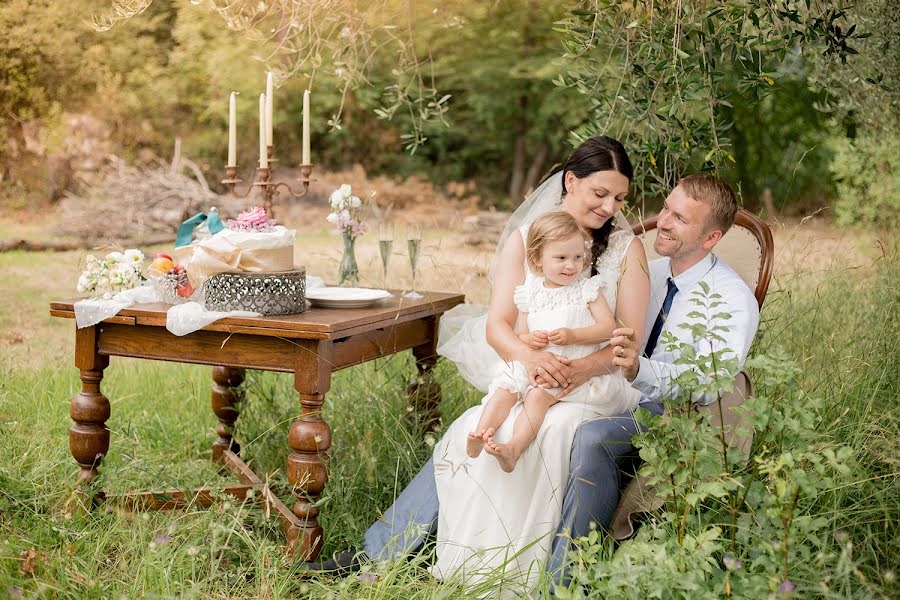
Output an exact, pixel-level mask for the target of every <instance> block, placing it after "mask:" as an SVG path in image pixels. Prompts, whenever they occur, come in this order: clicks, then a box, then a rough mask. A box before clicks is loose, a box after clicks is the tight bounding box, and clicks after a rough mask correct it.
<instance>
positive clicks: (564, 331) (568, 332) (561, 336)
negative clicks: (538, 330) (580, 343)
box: [547, 327, 575, 346]
mask: <svg viewBox="0 0 900 600" xmlns="http://www.w3.org/2000/svg"><path fill="white" fill-rule="evenodd" d="M547 339H549V340H550V343H551V344H556V345H557V346H568V345H569V344H574V343H575V330H574V329H570V328H568V327H560V328H559V329H554V330H553V331H551V332H549V333H547Z"/></svg>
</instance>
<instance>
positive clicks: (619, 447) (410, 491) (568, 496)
mask: <svg viewBox="0 0 900 600" xmlns="http://www.w3.org/2000/svg"><path fill="white" fill-rule="evenodd" d="M641 406H643V407H644V408H646V409H647V410H649V411H650V412H652V413H654V414H662V404H659V403H655V402H646V403H644V404H642V405H641ZM640 429H641V427H640V425H639V424H638V423H637V421H636V420H635V418H634V415H633V414H632V413H630V412H629V413H623V414H621V415H618V416H615V417H603V418H600V419H595V420H593V421H588V422H586V423H584V424H583V425H581V427H579V428H578V431H577V432H576V433H575V439H574V441H573V442H572V457H571V462H570V466H569V479H568V482H567V483H566V491H565V496H564V497H563V507H562V517H561V519H560V523H559V528H558V529H557V532H556V538H555V539H554V541H553V546H552V553H551V557H550V562H549V563H548V564H547V571H548V572H549V573H550V574H551V575H552V576H553V578H554V580H555V581H556V583H557V584H558V585H565V584H566V583H567V582H568V576H567V567H566V560H565V559H566V554H567V553H568V552H569V550H570V547H571V540H573V539H577V538H579V537H581V536H584V535H587V534H588V533H589V532H590V530H591V529H590V524H591V522H594V523H596V524H597V526H598V527H600V528H601V529H607V528H608V527H609V525H610V523H611V522H612V517H613V513H614V512H615V510H616V504H618V502H619V490H620V488H621V484H622V480H623V469H624V470H625V471H626V473H627V472H628V471H629V470H631V469H633V467H634V465H636V461H637V453H636V452H635V448H634V446H633V445H632V444H631V437H632V436H633V435H635V434H636V433H638V432H639V431H640ZM437 516H438V496H437V489H436V485H435V481H434V463H433V462H432V460H431V459H429V460H428V462H426V463H425V466H424V467H422V470H420V471H419V473H418V474H417V475H416V476H415V478H413V480H412V481H411V482H410V483H409V485H408V486H406V488H405V489H404V490H403V491H402V492H401V493H400V495H399V496H398V497H397V500H395V501H394V504H393V505H391V507H390V508H389V509H388V511H387V512H386V513H385V514H384V516H383V517H382V518H381V519H379V520H378V521H377V522H376V523H375V524H374V525H372V526H371V527H370V528H369V529H368V531H366V534H365V537H364V541H363V549H364V550H365V552H366V554H368V555H369V557H371V558H372V559H373V560H396V559H399V558H402V557H404V556H406V555H408V554H409V553H411V552H413V551H415V550H416V549H418V548H419V547H420V546H421V545H422V544H423V543H424V541H425V538H426V536H428V535H429V534H433V533H435V532H436V530H437Z"/></svg>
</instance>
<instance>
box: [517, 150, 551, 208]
mask: <svg viewBox="0 0 900 600" xmlns="http://www.w3.org/2000/svg"><path fill="white" fill-rule="evenodd" d="M548 152H550V145H549V144H548V143H547V142H546V141H543V142H541V143H540V144H539V145H538V147H537V151H536V152H535V154H534V158H532V159H531V166H530V167H528V173H526V175H525V181H524V182H523V183H522V196H524V195H525V194H527V193H528V192H530V191H531V190H533V189H534V186H535V184H536V183H537V182H538V178H539V177H540V176H541V171H543V169H544V162H545V161H546V160H547V153H548Z"/></svg>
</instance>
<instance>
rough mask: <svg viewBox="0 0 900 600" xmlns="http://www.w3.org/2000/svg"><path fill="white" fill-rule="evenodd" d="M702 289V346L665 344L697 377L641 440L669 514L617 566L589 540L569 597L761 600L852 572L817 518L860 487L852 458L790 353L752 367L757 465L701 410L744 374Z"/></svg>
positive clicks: (747, 422)
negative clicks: (825, 574) (823, 501)
mask: <svg viewBox="0 0 900 600" xmlns="http://www.w3.org/2000/svg"><path fill="white" fill-rule="evenodd" d="M699 287H700V289H698V290H697V291H695V292H693V294H692V298H691V302H692V303H693V304H694V305H695V310H694V311H692V312H691V313H690V315H689V318H690V319H691V321H690V322H689V323H685V324H683V325H681V327H682V328H683V329H685V330H686V331H688V332H689V333H690V339H691V340H692V343H687V342H680V341H679V340H678V339H677V338H676V337H675V336H673V335H671V334H669V335H667V336H666V337H665V338H664V339H663V342H664V343H665V344H666V347H667V349H668V350H669V351H670V352H675V353H677V354H679V355H680V356H679V358H678V359H677V360H676V363H677V364H681V365H688V366H690V367H691V368H690V369H688V370H686V371H684V372H683V373H681V374H679V375H678V377H677V378H676V379H675V381H674V383H675V384H676V385H675V388H674V389H676V393H675V394H674V395H673V397H670V398H667V399H665V402H664V404H665V406H666V411H665V413H664V414H663V415H662V416H660V417H655V416H653V415H651V414H650V413H649V412H647V411H640V415H639V417H638V418H639V419H640V420H641V422H642V423H643V424H644V426H645V428H646V429H645V432H644V433H642V434H640V435H638V436H636V438H635V439H634V443H635V446H636V447H637V448H638V449H639V452H640V455H641V458H642V459H643V461H644V463H643V467H642V468H641V469H640V471H639V474H640V475H642V476H644V477H645V478H646V481H647V483H649V484H650V485H651V486H653V487H654V488H655V491H656V493H658V494H659V496H660V497H661V498H662V499H663V504H662V507H661V509H660V510H659V511H658V512H656V513H654V514H653V515H652V516H651V517H650V518H649V520H648V521H647V522H645V523H644V524H643V526H642V528H641V529H640V530H639V532H638V534H637V536H636V538H635V539H633V540H630V541H628V542H626V543H624V544H623V545H622V546H621V548H619V550H618V551H617V552H616V553H615V554H613V555H612V556H611V557H609V556H606V555H604V553H602V552H598V545H602V544H603V543H604V541H603V539H604V538H603V535H602V534H601V533H600V532H593V533H592V534H591V535H590V536H588V538H586V539H584V540H582V541H581V546H580V548H579V549H578V550H577V551H576V552H575V554H574V564H575V565H576V568H575V569H574V581H573V584H572V586H571V587H570V589H569V590H567V591H566V592H565V593H564V596H563V597H583V596H588V597H626V598H646V597H675V598H677V597H691V598H707V597H708V598H720V597H723V596H724V597H736V598H760V597H765V596H766V595H769V594H774V593H787V592H791V591H794V590H795V589H808V588H809V586H811V585H812V582H811V581H808V580H806V579H805V578H806V576H807V573H809V569H810V568H813V572H816V571H815V570H816V569H818V570H831V569H834V568H838V565H839V564H842V562H843V563H847V562H848V561H849V563H851V564H852V562H853V561H852V557H851V556H850V555H848V554H845V553H841V554H835V553H833V552H832V553H829V552H827V548H828V545H829V540H828V539H827V538H828V536H829V535H831V534H833V531H834V528H833V521H832V519H830V518H829V517H828V516H826V514H823V513H822V512H821V511H817V510H815V507H816V504H817V501H818V499H819V497H820V496H821V495H823V494H825V493H827V492H828V491H829V490H831V489H834V488H835V487H837V486H839V485H842V484H845V483H846V482H847V481H848V480H849V479H850V474H851V472H852V469H853V467H854V462H855V461H854V457H853V453H852V451H851V450H850V448H848V447H846V446H843V445H840V444H835V443H831V442H828V441H826V440H823V439H822V437H821V435H820V434H819V432H818V428H819V427H820V426H821V411H822V408H823V407H822V402H821V400H819V399H817V398H814V397H810V396H809V395H808V394H807V393H805V392H804V391H803V390H801V389H800V388H799V387H798V386H797V384H796V381H797V377H798V375H799V374H800V370H799V368H798V367H797V366H796V365H795V364H794V363H793V361H791V360H790V358H789V357H788V356H787V354H786V353H785V352H784V351H783V350H780V349H775V350H773V351H771V352H769V353H767V354H761V355H758V356H755V357H753V358H751V359H750V360H748V361H747V367H748V368H749V369H752V370H753V372H754V373H756V384H757V387H756V394H755V395H754V396H753V397H751V398H749V399H748V400H747V401H746V402H745V403H744V404H743V405H742V406H741V407H739V408H738V409H736V410H738V411H739V412H740V413H741V414H742V416H743V419H742V423H743V425H742V427H743V428H745V429H746V430H744V431H742V430H739V431H738V432H737V433H738V434H739V435H745V434H747V433H749V432H750V431H752V432H753V433H754V442H753V447H752V451H751V453H750V455H749V458H747V459H745V456H744V454H743V452H741V450H740V449H738V448H733V447H729V446H728V445H727V444H726V441H725V440H726V429H725V425H724V423H722V422H721V419H716V418H715V417H713V418H707V415H709V413H703V412H700V411H696V410H692V401H693V400H696V399H698V398H703V397H706V398H710V397H711V398H714V399H715V398H719V399H721V397H722V394H723V393H725V392H726V391H728V390H729V389H730V388H731V385H732V381H733V379H734V377H735V375H736V374H737V370H738V366H739V365H738V361H737V359H736V357H735V355H734V352H733V351H731V350H730V349H728V348H723V349H719V350H714V349H713V348H714V347H713V346H712V341H713V340H715V341H718V342H723V341H724V339H723V338H722V337H721V333H722V332H723V331H725V328H726V327H727V326H726V325H725V324H724V323H725V322H727V321H728V320H729V319H730V315H728V314H727V313H724V312H722V311H721V309H720V307H721V304H722V301H721V297H720V296H719V295H718V294H716V293H713V292H711V290H710V288H709V287H708V286H706V285H701V286H699ZM720 345H721V344H720ZM706 346H709V347H710V350H709V351H707V352H704V351H703V350H702V349H703V348H704V347H706ZM695 348H701V351H696V350H695ZM565 594H568V596H566V595H565Z"/></svg>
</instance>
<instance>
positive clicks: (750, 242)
mask: <svg viewBox="0 0 900 600" xmlns="http://www.w3.org/2000/svg"><path fill="white" fill-rule="evenodd" d="M656 219H657V217H651V218H649V219H646V220H644V221H642V222H640V223H637V224H636V225H635V226H634V227H632V230H633V231H634V234H635V235H636V236H638V237H639V238H641V241H642V242H643V243H644V249H645V250H646V251H647V259H648V260H653V259H655V258H659V254H657V253H656V252H655V251H654V250H653V243H654V242H655V241H656V235H657V231H656ZM713 252H714V253H715V255H716V256H718V257H719V258H721V259H722V260H724V261H725V262H726V263H727V264H728V266H729V267H731V268H732V269H734V270H735V271H736V272H737V274H738V275H740V276H741V278H742V279H743V280H744V281H745V282H746V283H747V285H748V286H749V287H750V289H751V290H753V293H754V295H755V296H756V302H757V303H758V304H759V307H760V308H762V304H763V300H765V299H766V292H767V291H768V290H769V282H771V280H772V263H773V262H774V260H775V244H774V242H773V240H772V231H771V230H770V229H769V226H768V225H766V224H765V223H764V222H763V221H762V219H760V218H759V217H757V216H756V215H754V214H753V213H751V212H749V211H746V210H744V209H740V210H739V211H738V212H737V215H736V216H735V219H734V225H733V226H732V227H731V229H729V230H728V233H726V234H725V236H724V237H723V238H722V239H721V240H719V243H718V244H716V247H715V248H714V249H713Z"/></svg>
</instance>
